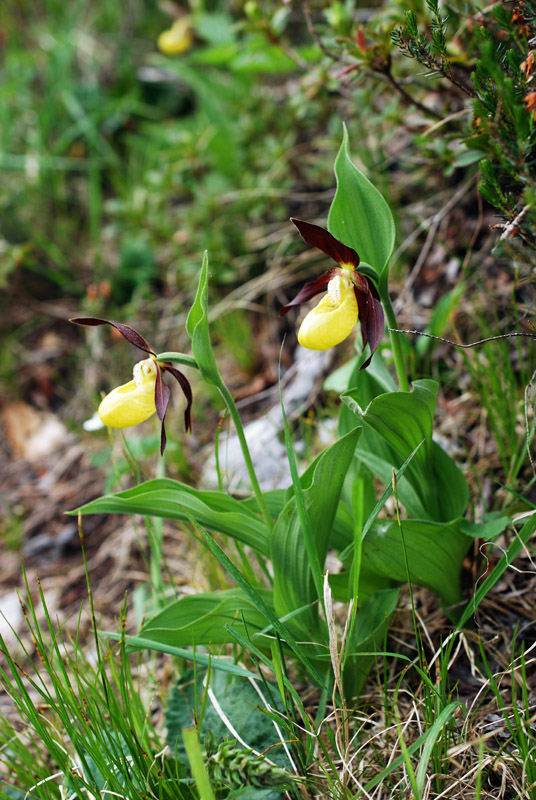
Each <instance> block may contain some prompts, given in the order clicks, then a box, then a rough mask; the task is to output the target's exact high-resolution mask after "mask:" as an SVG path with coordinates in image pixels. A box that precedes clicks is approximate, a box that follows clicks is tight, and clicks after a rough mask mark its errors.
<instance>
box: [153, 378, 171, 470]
mask: <svg viewBox="0 0 536 800" xmlns="http://www.w3.org/2000/svg"><path fill="white" fill-rule="evenodd" d="M170 396H171V392H170V391H169V388H168V387H167V386H166V384H165V383H164V381H163V380H162V370H161V369H160V365H159V364H157V365H156V382H155V386H154V404H155V406H156V413H157V414H158V419H159V420H160V422H161V423H162V428H161V430H160V455H161V456H163V455H164V450H165V449H166V427H165V424H164V423H165V419H166V411H167V407H168V404H169V398H170Z"/></svg>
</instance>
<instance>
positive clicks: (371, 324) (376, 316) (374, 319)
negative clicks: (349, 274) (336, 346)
mask: <svg viewBox="0 0 536 800" xmlns="http://www.w3.org/2000/svg"><path fill="white" fill-rule="evenodd" d="M359 277H360V278H363V277H364V276H363V275H360V276H359ZM364 280H365V281H366V289H365V290H364V291H361V290H360V289H358V288H357V286H355V287H354V292H355V296H356V300H357V307H358V309H359V322H360V324H361V338H362V340H363V350H364V349H365V347H366V345H367V343H368V345H369V347H370V356H369V357H368V358H367V360H366V361H365V362H364V363H363V364H362V365H361V366H360V368H359V369H360V370H362V369H366V368H367V367H368V365H369V364H370V362H371V359H372V356H373V355H374V352H375V350H376V348H377V347H378V345H379V343H380V342H381V340H382V337H383V331H384V326H385V322H384V316H383V308H382V304H381V303H380V300H379V298H378V292H377V291H376V287H375V286H374V284H373V283H372V282H371V281H369V279H368V278H364Z"/></svg>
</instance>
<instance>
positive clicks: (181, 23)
mask: <svg viewBox="0 0 536 800" xmlns="http://www.w3.org/2000/svg"><path fill="white" fill-rule="evenodd" d="M192 42H193V34H192V29H191V27H190V19H189V17H180V18H179V19H176V20H175V22H174V23H173V25H172V26H171V28H169V29H168V30H167V31H162V33H161V34H160V36H159V37H158V40H157V43H156V44H157V46H158V49H159V50H160V51H161V52H162V53H165V55H167V56H178V55H180V54H181V53H185V52H186V51H187V50H189V49H190V47H191V46H192Z"/></svg>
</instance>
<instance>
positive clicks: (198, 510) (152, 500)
mask: <svg viewBox="0 0 536 800" xmlns="http://www.w3.org/2000/svg"><path fill="white" fill-rule="evenodd" d="M78 511H80V513H81V514H145V515H147V516H150V517H164V518H165V519H176V520H180V521H182V522H188V521H189V519H190V517H193V518H194V519H195V520H196V521H197V522H199V523H200V524H201V525H204V526H206V527H207V528H211V529H212V530H215V531H219V532H220V533H224V534H226V535H227V536H231V537H233V539H236V540H237V541H239V542H243V543H244V544H247V545H249V546H250V547H252V548H253V549H254V550H255V551H256V552H257V553H259V554H260V555H263V556H268V555H269V551H270V545H269V531H268V528H267V526H266V524H265V523H264V522H263V520H262V519H260V518H259V517H258V516H257V515H256V514H254V513H253V512H252V511H250V510H249V509H248V507H247V506H246V505H245V504H243V503H240V501H238V500H235V498H234V497H230V496H229V495H226V494H224V493H223V492H202V491H198V490H197V489H192V487H191V486H187V485H186V484H184V483H179V482H178V481H174V480H171V479H160V480H154V481H146V482H145V483H141V484H140V485H139V486H136V487H135V488H134V489H128V490H127V491H125V492H118V493H117V494H111V495H105V496H104V497H99V498H97V499H96V500H93V501H92V502H91V503H87V504H86V505H84V506H82V507H81V508H80V509H77V510H76V511H74V512H71V513H78Z"/></svg>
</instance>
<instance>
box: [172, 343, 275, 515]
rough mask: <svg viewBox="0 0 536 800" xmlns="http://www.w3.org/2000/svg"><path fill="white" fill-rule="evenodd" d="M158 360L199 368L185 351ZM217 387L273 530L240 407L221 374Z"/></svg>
mask: <svg viewBox="0 0 536 800" xmlns="http://www.w3.org/2000/svg"><path fill="white" fill-rule="evenodd" d="M157 360H158V361H171V362H173V363H175V364H182V365H183V366H185V367H194V368H195V369H199V366H198V364H197V361H196V360H195V358H192V356H186V355H184V354H183V353H175V352H169V353H158V355H157ZM213 383H214V385H215V386H216V388H217V389H218V390H219V392H220V394H221V396H222V397H223V399H224V401H225V405H226V406H227V408H228V409H229V414H230V415H231V419H232V420H233V423H234V426H235V429H236V435H237V436H238V441H239V442H240V447H241V449H242V455H243V457H244V462H245V464H246V469H247V471H248V475H249V480H250V482H251V487H252V489H253V492H254V494H255V497H256V499H257V504H258V506H259V509H260V511H261V514H262V516H263V517H264V521H265V522H266V524H267V525H268V527H269V529H270V530H272V528H273V526H274V523H273V520H272V517H271V516H270V512H269V511H268V506H267V505H266V502H265V500H264V496H263V494H262V491H261V487H260V486H259V482H258V480H257V475H256V473H255V467H254V466H253V461H252V460H251V454H250V452H249V447H248V443H247V441H246V436H245V434H244V427H243V425H242V420H241V419H240V414H239V413H238V409H237V407H236V405H235V401H234V400H233V397H232V395H231V393H230V391H229V389H228V388H227V386H226V385H225V384H224V382H223V380H222V379H221V376H220V375H219V374H218V381H217V382H216V381H213Z"/></svg>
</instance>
